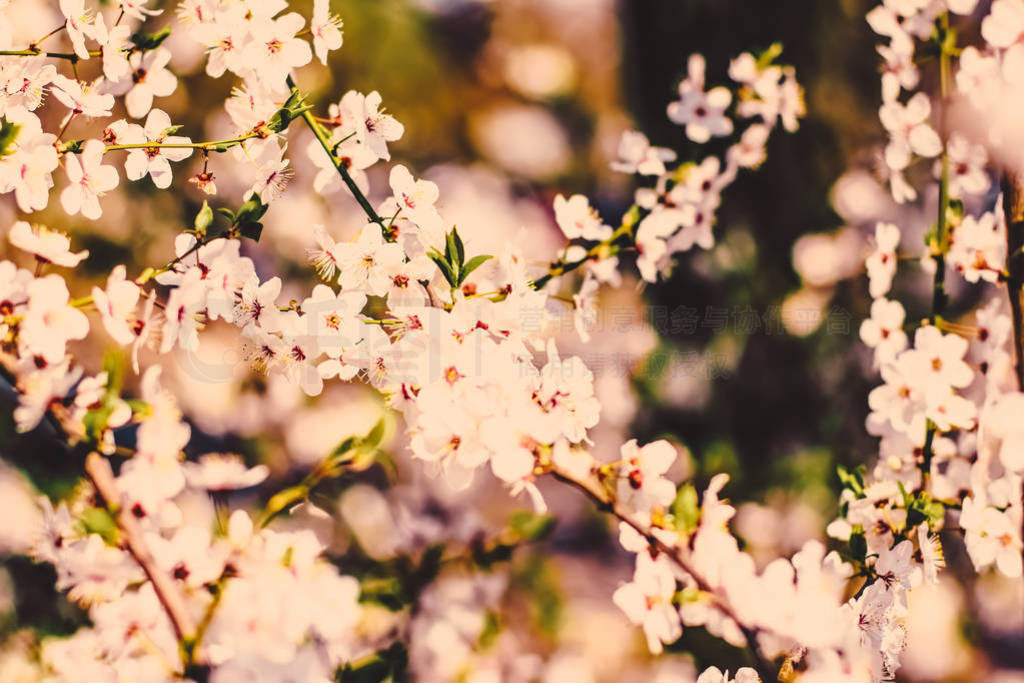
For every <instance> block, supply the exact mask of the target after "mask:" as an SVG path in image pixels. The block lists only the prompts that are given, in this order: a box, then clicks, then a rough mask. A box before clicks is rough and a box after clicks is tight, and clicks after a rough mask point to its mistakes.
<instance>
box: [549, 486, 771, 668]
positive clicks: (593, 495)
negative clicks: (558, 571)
mask: <svg viewBox="0 0 1024 683" xmlns="http://www.w3.org/2000/svg"><path fill="white" fill-rule="evenodd" d="M550 473H551V475H552V476H553V477H554V478H555V479H557V480H558V481H560V482H562V483H563V484H568V485H569V486H571V487H573V488H574V489H576V490H577V491H580V492H581V493H583V494H584V495H586V496H587V497H588V498H590V500H591V501H593V502H594V504H596V505H597V507H598V509H600V510H602V511H605V512H608V513H609V514H611V515H613V516H614V517H616V518H617V519H619V520H620V521H622V522H625V523H626V524H628V525H629V526H630V527H632V528H633V530H634V531H636V532H637V533H638V534H640V535H641V536H643V537H644V538H646V539H647V542H648V543H649V544H650V545H651V547H653V548H655V549H656V550H657V551H658V552H660V553H663V554H664V555H665V556H666V557H668V558H669V559H670V560H671V561H672V562H673V563H675V564H676V566H678V567H679V568H680V569H682V570H683V571H684V572H686V573H687V574H689V575H690V577H692V578H693V581H694V583H696V585H697V588H699V589H700V590H701V591H703V592H704V593H707V594H708V595H710V596H711V598H712V600H714V603H715V607H716V608H717V609H718V610H719V611H720V612H722V614H724V615H725V616H727V617H728V618H730V619H732V620H733V622H735V624H736V625H737V626H738V627H739V629H740V631H742V633H743V637H744V639H745V640H746V643H747V651H748V652H749V653H750V657H751V659H752V660H753V662H754V665H755V668H756V669H757V671H758V673H759V674H760V676H761V679H762V680H764V681H774V680H776V678H777V674H776V672H775V671H774V669H773V667H772V665H771V663H770V662H768V661H767V660H766V659H765V658H764V657H762V656H761V653H760V651H759V650H758V647H757V636H758V633H759V629H758V628H756V627H749V626H746V625H744V624H743V622H742V621H740V620H739V618H738V617H737V616H736V612H735V611H734V610H733V608H732V606H731V605H729V603H728V601H727V600H725V598H723V597H722V596H721V595H720V594H719V593H718V592H717V591H716V590H715V588H714V587H713V586H712V585H711V584H709V583H708V582H707V580H706V579H704V577H702V576H701V575H700V573H699V572H697V570H696V569H694V567H693V565H692V564H691V563H690V560H689V558H688V557H687V556H686V555H685V554H684V553H683V552H682V549H681V548H679V547H676V546H670V545H669V544H667V543H665V542H664V541H663V540H661V539H660V538H658V537H657V536H656V535H654V533H653V532H652V530H651V528H650V527H649V526H647V525H645V524H643V523H641V522H639V521H637V520H636V519H634V518H633V517H632V516H631V515H629V514H628V513H626V512H624V511H623V510H621V509H620V508H619V507H618V506H617V505H616V502H615V499H614V498H613V497H612V496H611V495H609V494H608V492H607V491H606V490H605V489H604V487H603V486H601V484H600V482H598V481H597V480H596V478H591V479H592V480H591V481H580V480H578V479H575V478H573V477H572V475H570V474H568V473H567V472H564V471H562V470H560V469H558V468H557V467H552V468H551V470H550Z"/></svg>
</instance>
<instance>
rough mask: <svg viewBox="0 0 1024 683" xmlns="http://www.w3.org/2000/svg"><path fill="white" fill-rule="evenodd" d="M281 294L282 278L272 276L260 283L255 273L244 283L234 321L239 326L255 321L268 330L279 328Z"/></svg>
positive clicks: (236, 305)
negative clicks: (279, 299) (278, 303)
mask: <svg viewBox="0 0 1024 683" xmlns="http://www.w3.org/2000/svg"><path fill="white" fill-rule="evenodd" d="M280 294H281V278H279V277H272V278H270V279H269V280H267V281H266V282H264V283H262V284H260V281H259V278H258V277H257V276H256V274H255V273H253V274H252V275H250V276H249V277H248V279H246V281H245V282H244V283H243V284H242V288H241V290H240V291H239V292H238V300H237V302H236V303H235V311H234V317H233V318H232V322H234V323H235V324H236V325H238V326H239V327H245V326H246V325H248V324H250V323H254V324H257V325H259V326H260V327H263V328H264V329H267V330H271V331H273V330H275V329H277V327H276V326H277V322H278V319H279V317H280V314H281V311H280V310H279V309H278V307H277V297H278V296H280Z"/></svg>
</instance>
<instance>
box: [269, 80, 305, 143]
mask: <svg viewBox="0 0 1024 683" xmlns="http://www.w3.org/2000/svg"><path fill="white" fill-rule="evenodd" d="M311 108H312V107H311V106H310V105H307V104H305V103H304V102H303V99H302V95H300V94H299V92H298V91H297V90H295V91H292V94H291V95H290V96H289V97H288V100H287V101H286V102H285V103H284V106H282V107H281V108H280V109H278V110H277V111H276V112H274V115H273V116H271V117H270V119H269V120H268V121H267V128H269V129H270V130H271V131H273V132H274V133H280V132H281V131H283V130H284V129H286V128H287V127H288V126H289V125H291V122H292V121H294V120H295V119H296V118H298V117H299V116H302V114H303V113H304V112H307V111H309V110H310V109H311Z"/></svg>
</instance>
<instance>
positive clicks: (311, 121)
mask: <svg viewBox="0 0 1024 683" xmlns="http://www.w3.org/2000/svg"><path fill="white" fill-rule="evenodd" d="M287 82H288V87H289V88H290V89H291V92H292V94H298V88H297V87H296V86H295V79H294V78H292V77H291V76H288V81H287ZM302 120H303V121H305V122H306V125H307V126H309V129H310V130H311V131H313V135H315V136H316V139H317V141H318V142H319V143H320V146H321V147H323V148H324V152H326V153H327V157H328V158H329V159H330V160H331V164H333V165H334V168H335V170H337V171H338V175H340V176H341V179H342V180H343V181H344V182H345V185H346V186H347V187H348V190H349V192H351V193H352V196H353V197H354V198H355V200H356V201H357V202H358V203H359V206H360V207H361V208H362V209H363V212H364V213H365V214H366V217H367V218H369V219H370V222H371V223H376V224H377V225H379V226H380V230H381V234H382V235H384V239H386V240H387V241H389V242H394V241H395V235H394V231H392V230H389V229H388V228H387V227H386V226H385V225H384V219H382V218H381V217H380V216H379V215H378V214H377V212H376V210H374V208H373V205H371V204H370V201H369V200H368V199H367V198H366V195H365V194H363V191H362V190H360V189H359V186H358V185H356V181H355V180H353V179H352V174H350V173H349V172H348V166H347V165H346V164H345V162H344V161H342V159H340V158H339V157H338V155H337V154H335V152H334V147H335V146H334V145H332V144H331V136H330V134H329V133H328V132H327V131H326V130H324V127H323V126H321V125H320V124H319V123H318V122H317V120H316V117H315V116H313V114H311V113H310V112H309V111H308V110H307V111H304V112H302Z"/></svg>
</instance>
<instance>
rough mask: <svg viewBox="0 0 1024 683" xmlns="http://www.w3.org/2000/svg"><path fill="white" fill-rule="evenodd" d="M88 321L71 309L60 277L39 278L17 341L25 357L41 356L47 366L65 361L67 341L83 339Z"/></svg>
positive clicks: (30, 292) (32, 287)
mask: <svg viewBox="0 0 1024 683" xmlns="http://www.w3.org/2000/svg"><path fill="white" fill-rule="evenodd" d="M88 333H89V319H88V318H86V317H85V314H84V313H82V312H81V311H80V310H78V309H77V308H73V307H72V306H69V305H68V287H67V285H66V284H65V283H64V278H62V277H60V276H59V275H47V276H46V277H42V278H38V279H36V280H35V281H33V282H32V283H30V284H29V286H28V312H27V313H26V314H25V319H24V320H22V321H21V327H20V330H19V333H18V341H19V342H20V344H21V346H22V347H23V349H24V351H25V354H24V355H26V356H40V357H42V358H43V359H45V360H46V361H47V362H48V363H60V362H61V361H62V360H63V359H64V347H65V346H66V345H67V343H68V340H71V339H84V338H85V336H86V335H87V334H88Z"/></svg>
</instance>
